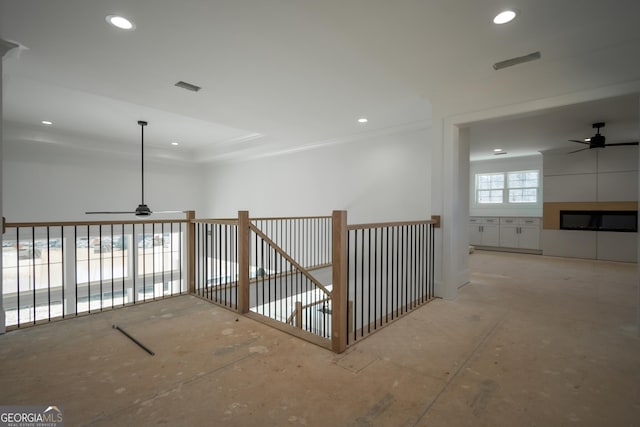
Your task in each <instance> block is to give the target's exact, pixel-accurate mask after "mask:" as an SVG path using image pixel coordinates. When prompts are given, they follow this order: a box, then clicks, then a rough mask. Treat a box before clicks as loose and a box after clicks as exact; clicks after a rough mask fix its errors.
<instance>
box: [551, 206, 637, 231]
mask: <svg viewBox="0 0 640 427" xmlns="http://www.w3.org/2000/svg"><path fill="white" fill-rule="evenodd" d="M560 229H561V230H585V231H618V232H627V233H629V232H631V233H636V232H637V231H638V212H637V211H624V210H622V211H616V210H561V211H560Z"/></svg>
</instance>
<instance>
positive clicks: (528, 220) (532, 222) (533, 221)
mask: <svg viewBox="0 0 640 427" xmlns="http://www.w3.org/2000/svg"><path fill="white" fill-rule="evenodd" d="M520 221H521V222H520V224H522V225H532V226H534V225H535V226H538V225H540V218H522V219H521V220H520Z"/></svg>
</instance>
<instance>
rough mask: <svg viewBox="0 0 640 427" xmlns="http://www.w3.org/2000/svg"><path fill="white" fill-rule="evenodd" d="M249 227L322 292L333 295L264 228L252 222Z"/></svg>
mask: <svg viewBox="0 0 640 427" xmlns="http://www.w3.org/2000/svg"><path fill="white" fill-rule="evenodd" d="M249 228H250V229H251V230H253V232H254V233H256V234H257V235H258V236H260V238H262V240H264V241H265V242H266V243H267V244H268V245H269V246H271V247H272V248H273V249H274V250H275V251H276V252H278V253H279V254H280V255H281V256H282V257H284V259H286V260H287V261H289V263H290V264H291V265H292V266H294V267H295V268H296V269H297V270H298V271H300V273H302V274H303V275H304V276H305V277H306V278H307V279H309V280H310V281H311V283H313V284H314V285H316V287H317V288H319V289H320V290H322V292H324V293H325V294H327V295H328V296H331V292H330V291H329V290H328V289H327V288H325V287H324V285H323V284H322V283H320V282H318V279H316V278H315V277H313V276H312V275H311V274H309V272H308V271H307V269H306V268H304V267H303V266H301V265H300V264H298V263H297V262H296V260H294V259H293V258H291V257H290V256H289V254H287V252H286V251H285V250H284V249H282V248H281V247H280V246H278V245H277V244H276V242H274V241H273V240H271V239H270V238H269V237H268V236H267V235H266V234H264V233H263V232H262V230H260V229H259V228H258V227H256V226H255V225H253V224H252V223H249Z"/></svg>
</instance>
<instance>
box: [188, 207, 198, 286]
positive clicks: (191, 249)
mask: <svg viewBox="0 0 640 427" xmlns="http://www.w3.org/2000/svg"><path fill="white" fill-rule="evenodd" d="M194 219H196V212H195V211H187V242H186V244H187V292H188V293H190V294H195V293H196V224H195V223H194V222H193V220H194Z"/></svg>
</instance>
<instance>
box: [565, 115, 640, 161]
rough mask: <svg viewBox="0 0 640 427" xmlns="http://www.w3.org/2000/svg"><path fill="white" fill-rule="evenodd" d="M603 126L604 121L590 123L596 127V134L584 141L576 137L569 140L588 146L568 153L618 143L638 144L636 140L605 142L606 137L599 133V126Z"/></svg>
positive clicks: (618, 144) (617, 144)
mask: <svg viewBox="0 0 640 427" xmlns="http://www.w3.org/2000/svg"><path fill="white" fill-rule="evenodd" d="M604 126H605V122H596V123H594V124H592V125H591V127H593V128H594V129H596V134H595V135H593V136H592V137H591V138H587V139H585V140H584V141H579V140H577V139H570V140H569V141H571V142H577V143H578V144H584V145H588V147H586V148H581V149H580V150H575V151H571V152H569V154H572V153H577V152H578V151H584V150H591V149H593V148H605V147H612V146H620V145H638V141H631V142H614V143H612V144H607V143H606V140H607V138H605V136H604V135H602V134H600V128H603V127H604Z"/></svg>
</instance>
